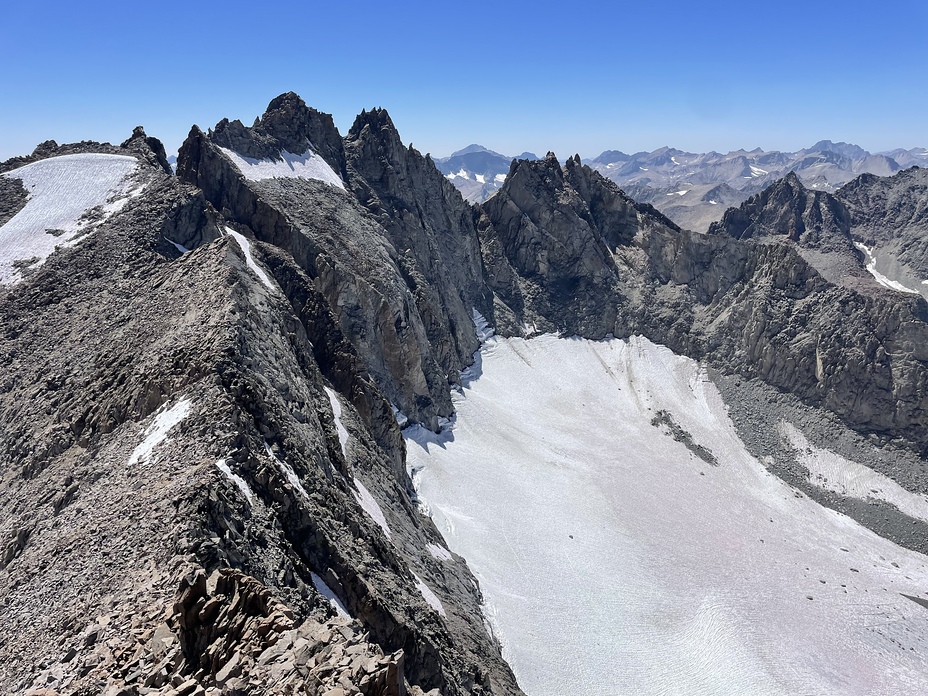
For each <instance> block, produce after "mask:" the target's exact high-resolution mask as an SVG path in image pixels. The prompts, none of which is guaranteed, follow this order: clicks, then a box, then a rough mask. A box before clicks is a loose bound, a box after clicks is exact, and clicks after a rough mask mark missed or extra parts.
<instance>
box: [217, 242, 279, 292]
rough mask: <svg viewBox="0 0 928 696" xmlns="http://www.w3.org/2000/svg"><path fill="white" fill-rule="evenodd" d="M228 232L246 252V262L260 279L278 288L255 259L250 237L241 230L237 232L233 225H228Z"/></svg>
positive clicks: (272, 287)
mask: <svg viewBox="0 0 928 696" xmlns="http://www.w3.org/2000/svg"><path fill="white" fill-rule="evenodd" d="M226 233H227V234H228V235H229V236H230V237H232V239H234V240H235V241H236V242H237V243H238V245H239V246H240V247H241V249H242V252H244V254H245V262H246V263H247V264H248V268H250V269H251V270H252V271H254V272H255V275H256V276H258V280H260V281H261V282H262V283H263V284H264V285H265V286H267V287H268V288H269V289H271V290H276V289H277V288H276V286H275V285H274V283H273V281H271V278H270V276H268V274H267V273H265V272H264V269H263V268H261V266H259V265H258V264H257V262H256V261H255V257H254V256H253V255H252V253H251V242H249V241H248V237H246V236H245V235H243V234H241V233H240V232H236V231H235V230H233V229H232V228H231V227H226Z"/></svg>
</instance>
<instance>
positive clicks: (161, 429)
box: [126, 399, 191, 466]
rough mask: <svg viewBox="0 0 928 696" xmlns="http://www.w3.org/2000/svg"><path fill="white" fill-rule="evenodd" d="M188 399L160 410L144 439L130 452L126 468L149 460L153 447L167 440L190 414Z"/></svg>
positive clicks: (147, 429) (146, 431)
mask: <svg viewBox="0 0 928 696" xmlns="http://www.w3.org/2000/svg"><path fill="white" fill-rule="evenodd" d="M190 409H191V401H190V399H181V400H180V401H178V402H177V403H176V404H174V405H173V406H171V408H168V409H162V410H161V411H160V412H159V413H158V414H157V415H156V416H155V418H154V419H153V420H152V422H151V425H149V426H148V428H146V430H145V439H144V440H142V442H141V443H140V444H139V445H138V446H137V447H136V448H135V449H134V450H133V451H132V454H131V455H130V456H129V460H128V461H127V462H126V465H127V466H134V465H135V464H142V463H145V462H148V461H149V460H150V459H151V456H152V453H153V452H154V450H155V447H157V446H158V445H160V444H161V443H162V442H164V441H165V440H166V439H167V436H168V433H169V432H170V431H171V429H172V428H173V427H174V426H175V425H177V424H178V423H180V422H181V421H182V420H184V418H186V417H187V415H188V414H189V413H190Z"/></svg>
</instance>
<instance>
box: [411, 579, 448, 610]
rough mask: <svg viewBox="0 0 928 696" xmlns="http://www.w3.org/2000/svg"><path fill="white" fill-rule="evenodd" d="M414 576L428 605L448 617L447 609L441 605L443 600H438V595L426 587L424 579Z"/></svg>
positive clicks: (417, 586)
mask: <svg viewBox="0 0 928 696" xmlns="http://www.w3.org/2000/svg"><path fill="white" fill-rule="evenodd" d="M412 576H413V577H414V578H415V579H416V588H417V589H418V590H419V594H421V595H422V599H424V600H425V602H426V604H428V605H429V606H430V607H432V609H434V610H435V611H437V612H438V613H439V614H441V615H442V616H447V614H445V608H444V607H443V606H442V605H441V600H440V599H439V598H438V595H436V594H435V593H434V592H432V590H431V588H430V587H429V586H428V585H426V584H425V582H424V581H423V580H422V578H420V577H419V576H418V575H416V574H415V573H413V574H412Z"/></svg>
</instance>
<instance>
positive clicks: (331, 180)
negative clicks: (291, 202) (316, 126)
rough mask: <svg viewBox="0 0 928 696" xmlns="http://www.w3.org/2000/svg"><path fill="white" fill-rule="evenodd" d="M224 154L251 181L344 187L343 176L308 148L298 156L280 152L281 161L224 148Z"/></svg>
mask: <svg viewBox="0 0 928 696" xmlns="http://www.w3.org/2000/svg"><path fill="white" fill-rule="evenodd" d="M219 149H220V150H222V153H223V154H224V155H225V156H226V157H228V158H229V159H230V160H232V163H233V164H234V165H235V166H236V167H237V168H238V170H239V171H240V172H241V173H242V175H243V176H244V177H245V178H246V179H248V180H249V181H262V180H263V179H313V180H316V181H322V182H325V183H326V184H330V185H332V186H337V187H338V188H340V189H344V188H345V184H344V182H342V180H341V177H340V176H339V175H338V174H336V173H335V170H334V169H332V167H330V166H329V163H328V162H326V161H325V160H324V159H323V158H322V157H320V156H319V155H317V154H316V153H315V152H313V150H312V148H309V149H308V150H306V152H304V153H303V154H302V155H295V154H293V153H292V152H288V151H287V150H281V151H280V157H281V159H279V160H270V159H254V158H253V157H243V156H242V155H240V154H238V153H237V152H233V151H232V150H230V149H228V148H225V147H221V148H219Z"/></svg>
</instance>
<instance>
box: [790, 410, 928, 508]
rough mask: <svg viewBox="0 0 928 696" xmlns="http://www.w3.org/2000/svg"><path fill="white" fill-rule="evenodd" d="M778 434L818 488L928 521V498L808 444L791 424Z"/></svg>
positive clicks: (860, 465)
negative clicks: (886, 505) (873, 501)
mask: <svg viewBox="0 0 928 696" xmlns="http://www.w3.org/2000/svg"><path fill="white" fill-rule="evenodd" d="M779 430H780V433H781V435H783V437H785V438H786V439H787V441H788V442H789V444H790V446H792V447H793V448H794V449H796V450H797V451H798V452H799V463H800V464H802V465H803V466H804V467H805V468H806V469H808V470H809V481H810V482H811V483H814V484H815V485H816V486H818V487H819V488H823V489H825V490H828V491H834V492H835V493H840V494H841V495H845V496H850V497H852V498H858V499H859V500H867V499H868V498H874V499H876V500H882V501H883V502H885V503H890V504H892V505H895V506H896V507H897V508H898V509H899V510H900V511H901V512H903V513H905V514H906V515H909V516H910V517H914V518H916V519H919V520H922V521H923V522H928V497H926V496H924V495H919V494H917V493H910V492H909V491H907V490H906V489H904V488H903V487H902V486H900V485H899V484H898V483H896V482H895V481H893V480H892V479H891V478H889V477H888V476H884V475H883V474H881V473H879V472H877V471H874V470H873V469H871V468H870V467H867V466H864V465H863V464H858V463H857V462H854V461H851V460H849V459H845V458H844V457H842V456H840V455H838V454H835V453H834V452H832V451H830V450H827V449H823V448H821V447H815V446H814V445H812V444H810V443H809V441H808V440H807V439H806V437H805V435H803V434H802V431H800V430H799V429H798V428H797V427H796V426H794V425H793V424H792V423H787V422H785V421H784V422H781V423H780V424H779Z"/></svg>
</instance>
